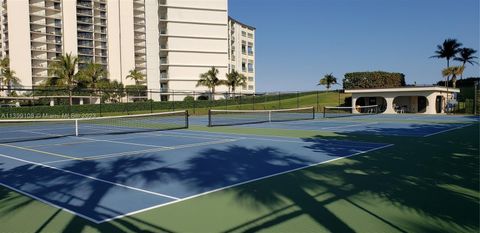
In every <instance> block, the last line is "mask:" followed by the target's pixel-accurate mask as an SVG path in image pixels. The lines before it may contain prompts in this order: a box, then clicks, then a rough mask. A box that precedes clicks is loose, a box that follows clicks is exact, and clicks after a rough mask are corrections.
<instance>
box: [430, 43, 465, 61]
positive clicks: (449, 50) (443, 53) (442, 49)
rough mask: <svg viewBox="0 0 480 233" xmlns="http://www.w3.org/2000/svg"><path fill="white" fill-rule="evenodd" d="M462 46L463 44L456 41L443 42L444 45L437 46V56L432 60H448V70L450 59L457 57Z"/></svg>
mask: <svg viewBox="0 0 480 233" xmlns="http://www.w3.org/2000/svg"><path fill="white" fill-rule="evenodd" d="M461 46H462V43H458V42H457V40H456V39H446V40H445V41H443V44H442V45H437V51H435V53H436V55H434V56H431V57H430V58H441V59H443V58H445V59H446V60H447V68H449V67H450V59H452V58H454V57H455V55H457V53H458V52H459V51H460V47H461Z"/></svg>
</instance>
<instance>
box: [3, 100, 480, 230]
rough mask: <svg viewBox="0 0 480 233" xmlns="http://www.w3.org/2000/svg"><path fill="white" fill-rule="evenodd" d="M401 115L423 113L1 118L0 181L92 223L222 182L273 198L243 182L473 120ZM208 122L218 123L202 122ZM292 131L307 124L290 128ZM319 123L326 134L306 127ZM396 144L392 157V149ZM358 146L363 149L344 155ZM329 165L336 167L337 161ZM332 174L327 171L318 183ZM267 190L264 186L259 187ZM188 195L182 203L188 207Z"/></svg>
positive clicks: (377, 150)
mask: <svg viewBox="0 0 480 233" xmlns="http://www.w3.org/2000/svg"><path fill="white" fill-rule="evenodd" d="M401 117H404V116H401ZM409 117H411V119H414V118H417V117H418V118H419V119H422V120H423V121H420V120H419V121H414V122H412V121H411V119H410V120H408V121H399V120H397V118H394V117H392V116H388V117H386V116H383V115H374V116H363V115H362V116H354V117H342V118H338V119H337V118H336V119H318V118H315V116H314V114H313V108H299V109H290V110H281V111H277V112H272V111H255V112H243V111H232V112H228V113H225V112H221V111H220V112H216V113H215V114H210V115H209V116H208V117H207V116H202V117H194V116H190V117H189V116H188V112H187V111H177V112H166V113H156V114H143V115H131V116H118V117H104V118H90V119H88V118H87V119H65V120H12V121H1V127H2V134H1V135H0V185H2V186H4V187H7V188H9V189H10V190H14V191H16V192H18V193H20V194H22V195H25V196H28V197H30V198H32V199H34V200H38V201H40V202H43V203H45V204H47V205H48V206H52V207H55V208H58V209H61V210H64V211H65V212H68V213H71V214H73V215H75V216H78V217H80V218H82V219H85V220H87V221H88V222H91V223H95V224H101V223H107V222H111V221H112V220H115V219H117V220H119V221H123V220H121V219H125V218H126V219H128V218H130V217H131V218H133V219H136V218H135V217H134V216H138V215H142V214H144V213H146V214H147V216H148V214H149V213H151V212H152V211H159V209H163V208H164V207H165V208H167V206H169V205H171V204H177V203H178V204H180V203H185V202H186V201H187V200H195V199H194V198H197V197H205V196H212V195H214V194H217V193H222V192H221V191H225V190H237V189H239V190H242V189H245V190H248V191H246V192H248V195H247V194H246V193H243V194H242V195H247V196H252V197H255V196H256V195H260V197H256V198H260V200H258V201H265V202H266V203H267V204H268V203H269V201H268V200H267V199H271V198H273V200H274V199H275V198H274V196H275V195H274V194H272V195H273V196H271V195H270V196H268V198H267V199H265V200H263V199H262V197H261V196H262V195H263V194H260V193H255V192H256V191H255V190H253V191H252V190H249V189H248V188H245V187H246V186H249V185H248V184H252V185H253V187H257V186H259V185H257V184H261V183H262V182H264V181H265V182H273V181H272V180H283V179H285V176H280V175H289V176H288V177H295V176H290V175H291V174H297V173H298V172H302V173H304V172H307V171H306V170H310V172H311V169H313V168H314V169H317V168H318V165H320V164H323V165H328V164H332V163H335V162H334V161H339V162H340V160H341V159H345V158H352V159H353V158H359V157H360V158H364V159H366V158H369V155H371V154H372V153H374V154H376V155H375V156H379V154H381V153H383V152H384V151H390V152H389V153H392V152H391V151H392V150H393V149H391V148H397V149H398V147H397V144H401V143H402V141H403V139H402V140H400V141H398V140H384V139H382V138H385V139H386V138H388V137H383V136H392V135H396V136H402V137H403V136H414V137H412V138H416V137H418V138H422V140H428V139H427V138H429V137H430V136H435V135H438V134H443V133H448V132H451V131H455V130H460V129H463V128H468V126H471V125H472V124H477V123H476V120H477V119H475V118H469V117H463V118H460V117H459V118H455V120H450V119H453V118H448V117H444V118H442V119H446V120H447V121H445V122H443V121H439V119H440V118H441V117H439V118H438V119H437V118H435V119H429V118H428V117H421V116H413V115H411V116H409ZM372 119H373V121H372ZM374 119H384V121H382V120H379V121H375V120H374ZM387 119H389V120H387ZM216 124H218V125H223V126H226V127H207V125H212V126H215V125H216ZM192 125H194V127H190V126H192ZM238 129H249V130H253V131H252V132H254V133H249V134H246V133H244V131H242V130H238ZM265 130H273V131H271V132H273V134H272V135H275V136H266V135H265V134H264V132H263V131H265ZM296 131H299V132H307V131H308V132H311V133H309V134H305V133H300V135H305V136H293V135H296V134H297V133H293V134H292V132H296ZM322 132H329V133H333V135H335V136H332V137H322V136H318V135H317V136H315V135H316V134H317V133H319V134H321V133H322ZM356 134H358V135H360V136H355V135H356ZM308 135H310V136H308ZM342 136H343V137H344V138H342ZM345 136H346V137H345ZM372 136H379V137H378V138H372ZM399 138H401V137H399ZM404 138H407V139H408V137H404ZM423 138H425V139H423ZM407 143H408V142H407ZM401 148H405V147H404V146H402V147H401ZM397 149H395V150H397ZM397 153H398V152H395V153H393V155H392V156H393V157H392V158H397V157H396V156H397ZM361 154H366V155H365V156H356V157H353V156H355V155H361ZM333 166H335V165H333ZM365 166H367V167H366V168H363V169H378V168H379V167H378V165H377V166H373V167H371V166H370V165H369V164H368V163H366V164H365ZM307 168H309V169H307ZM305 169H306V170H305ZM338 169H340V170H342V166H339V167H338ZM335 171H336V170H335ZM346 171H348V173H351V172H353V173H352V174H357V173H358V174H359V175H362V176H364V175H365V174H367V173H364V172H363V171H356V170H348V169H347V170H346ZM365 171H366V170H365ZM318 172H319V173H318V174H317V175H316V176H319V177H322V176H323V175H322V173H323V172H322V168H318ZM324 172H327V173H329V172H331V171H330V170H329V169H325V170H324ZM381 173H382V172H380V173H379V174H381ZM302 179H304V178H302ZM314 180H315V179H314ZM335 180H336V178H329V179H328V182H333V183H335V182H337V181H335ZM275 182H276V181H275ZM312 182H313V180H312ZM290 185H291V184H290ZM310 185H312V184H309V185H308V186H310ZM260 186H262V185H260ZM312 187H314V185H313V186H312ZM351 187H352V186H345V187H342V189H344V188H345V190H349V189H350V188H351ZM269 188H272V190H269ZM275 189H276V188H275V187H270V186H265V187H262V190H263V191H262V192H266V193H269V192H274V191H275ZM237 191H238V190H237ZM252 192H253V193H252ZM284 192H285V191H281V194H282V195H284V194H286V193H284ZM342 192H344V191H342ZM207 194H210V195H207ZM265 195H266V194H265ZM213 199H214V200H217V199H215V198H213ZM217 201H219V200H217ZM303 201H304V199H301V200H300V199H299V200H298V202H299V203H302V202H303ZM189 203H190V202H187V204H184V206H185V205H186V206H187V210H190V211H192V209H191V208H189V207H188V206H189V205H190V204H189ZM270 204H271V203H270ZM312 204H313V203H312ZM192 208H193V207H192ZM257 211H259V210H257V209H256V211H255V213H257ZM260 212H261V211H260ZM260 212H259V213H260ZM142 221H143V220H142ZM47 222H48V221H47ZM113 222H115V221H113ZM246 226H249V224H247V225H246ZM167 232H168V231H167Z"/></svg>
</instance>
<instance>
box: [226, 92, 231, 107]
mask: <svg viewBox="0 0 480 233" xmlns="http://www.w3.org/2000/svg"><path fill="white" fill-rule="evenodd" d="M229 96H230V92H228V93H227V95H226V96H225V110H228V97H229Z"/></svg>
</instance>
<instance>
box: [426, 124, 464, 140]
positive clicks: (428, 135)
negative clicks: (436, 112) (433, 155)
mask: <svg viewBox="0 0 480 233" xmlns="http://www.w3.org/2000/svg"><path fill="white" fill-rule="evenodd" d="M471 125H473V124H467V125H461V126H458V127H455V128H451V129H446V130H442V131H440V132H436V133H431V134H427V135H424V136H423V137H424V138H427V137H430V136H433V135H437V134H441V133H446V132H449V131H453V130H457V129H461V128H465V127H468V126H471Z"/></svg>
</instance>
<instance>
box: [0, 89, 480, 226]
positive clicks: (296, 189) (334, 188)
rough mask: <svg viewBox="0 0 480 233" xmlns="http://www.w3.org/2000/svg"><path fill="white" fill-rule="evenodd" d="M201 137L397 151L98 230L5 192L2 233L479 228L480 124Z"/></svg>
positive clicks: (0, 195) (0, 191) (0, 192)
mask: <svg viewBox="0 0 480 233" xmlns="http://www.w3.org/2000/svg"><path fill="white" fill-rule="evenodd" d="M305 98H311V97H305ZM195 129H196V130H209V131H217V132H235V133H250V134H263V135H282V136H287V137H288V136H291V137H302V138H305V139H307V138H310V137H322V138H327V139H339V140H354V141H368V142H382V143H392V144H395V145H394V146H393V147H389V148H386V149H382V150H378V151H374V152H370V153H366V154H361V155H357V156H354V157H350V158H346V159H341V160H337V161H335V162H332V163H328V164H323V165H319V166H315V167H311V168H308V169H304V170H300V171H296V172H292V173H288V174H284V175H280V176H276V177H273V178H270V179H265V180H261V181H258V182H253V183H249V184H245V185H241V186H237V187H234V188H230V189H226V190H223V191H219V192H215V193H211V194H209V195H205V196H201V197H198V198H193V199H190V200H187V201H184V202H180V203H177V204H173V205H168V206H165V207H162V208H157V209H153V210H150V211H148V212H143V213H140V214H136V215H133V216H129V217H125V218H122V219H119V220H115V221H112V222H108V223H104V224H101V225H95V224H92V223H90V222H88V221H86V220H83V219H82V218H80V217H76V216H74V215H72V214H69V213H67V212H65V211H60V210H58V209H56V208H54V207H51V206H48V205H45V204H42V203H40V202H38V201H34V200H32V199H30V198H28V197H26V196H23V195H20V194H18V193H16V192H13V191H10V190H8V189H5V188H0V232H68V233H74V232H195V233H199V232H206V233H214V232H288V233H293V232H296V233H297V232H478V231H479V230H480V229H479V217H480V216H479V195H480V192H479V134H478V130H479V125H478V124H475V125H472V126H469V127H466V128H462V129H459V130H455V131H451V132H448V133H444V134H439V135H436V136H432V137H428V138H416V137H393V136H368V135H362V136H359V135H355V134H336V133H323V132H318V133H316V132H314V131H287V130H263V129H262V130H255V129H243V130H239V129H236V128H230V127H220V128H206V127H196V128H195Z"/></svg>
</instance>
